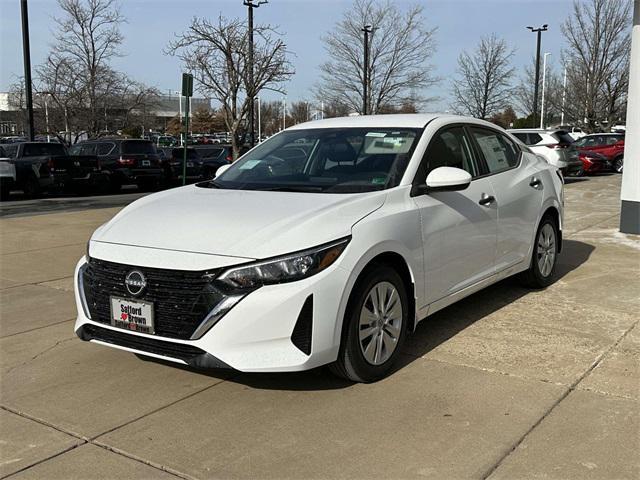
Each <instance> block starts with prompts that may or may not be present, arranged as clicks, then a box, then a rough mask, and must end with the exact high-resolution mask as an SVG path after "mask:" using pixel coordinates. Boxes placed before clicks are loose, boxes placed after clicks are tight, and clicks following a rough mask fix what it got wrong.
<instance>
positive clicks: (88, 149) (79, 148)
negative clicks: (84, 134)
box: [69, 143, 96, 156]
mask: <svg viewBox="0 0 640 480" xmlns="http://www.w3.org/2000/svg"><path fill="white" fill-rule="evenodd" d="M95 154H96V146H95V144H93V143H79V144H77V145H74V146H73V147H71V148H70V149H69V155H72V156H78V155H95Z"/></svg>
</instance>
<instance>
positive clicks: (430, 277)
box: [413, 125, 498, 303]
mask: <svg viewBox="0 0 640 480" xmlns="http://www.w3.org/2000/svg"><path fill="white" fill-rule="evenodd" d="M442 166H451V167H457V168H462V169H463V170H466V171H467V172H469V173H470V174H471V176H472V178H473V180H472V182H471V184H470V185H469V187H467V188H466V189H465V190H461V191H455V192H430V193H427V194H423V195H417V196H414V197H413V198H414V201H415V202H416V204H417V206H418V209H419V211H420V216H421V220H422V221H421V228H422V242H423V249H424V259H425V275H426V277H425V285H426V292H425V294H426V298H427V302H428V303H432V302H435V301H437V300H440V299H442V298H444V297H447V296H449V295H451V294H454V293H456V292H458V291H460V290H463V289H464V288H466V287H469V286H471V285H473V284H475V283H477V282H479V281H481V280H483V279H484V278H487V277H489V276H491V275H492V274H493V273H494V261H495V253H496V235H497V218H498V217H497V208H496V205H495V203H494V202H488V203H485V204H484V205H481V204H480V201H483V203H484V200H483V199H485V198H487V197H494V191H493V187H492V185H491V181H490V180H489V178H486V177H485V178H483V177H481V173H482V172H480V170H479V167H478V164H477V161H476V158H475V154H474V150H473V148H472V147H471V141H470V139H469V137H468V134H467V132H466V131H465V128H464V126H462V125H456V126H448V127H445V128H443V129H441V130H439V131H438V132H437V133H436V134H435V135H434V136H433V138H432V139H431V142H430V144H429V146H428V148H427V151H426V153H425V157H424V158H423V160H422V163H421V165H420V168H419V170H418V173H417V175H416V178H415V182H414V183H415V184H424V183H425V181H426V177H427V175H428V174H429V172H431V171H432V170H433V169H435V168H437V167H442Z"/></svg>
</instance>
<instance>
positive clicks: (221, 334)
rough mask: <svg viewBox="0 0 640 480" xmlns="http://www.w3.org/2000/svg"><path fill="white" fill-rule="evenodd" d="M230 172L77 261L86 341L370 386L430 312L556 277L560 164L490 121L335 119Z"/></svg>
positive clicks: (102, 231)
mask: <svg viewBox="0 0 640 480" xmlns="http://www.w3.org/2000/svg"><path fill="white" fill-rule="evenodd" d="M220 168H221V169H223V168H224V169H225V171H224V172H222V173H220V170H219V171H218V173H219V174H218V176H217V177H216V178H215V179H213V180H209V181H206V182H202V183H199V184H196V185H188V186H185V187H181V188H174V189H171V190H167V191H164V192H160V193H156V194H153V195H149V196H147V197H145V198H142V199H140V200H137V201H136V202H134V203H132V204H131V205H129V206H128V207H126V208H124V209H123V210H121V211H120V212H119V213H118V214H117V215H116V216H115V217H114V218H112V219H111V220H110V221H109V222H107V223H106V224H105V225H103V226H101V227H100V228H98V230H96V231H95V233H94V234H93V236H92V237H91V240H90V243H89V245H88V248H87V255H86V257H83V258H82V259H81V260H80V262H79V263H78V266H77V269H76V275H75V295H76V302H77V312H78V319H77V321H76V324H75V331H76V333H77V335H78V336H79V337H80V338H81V339H83V340H86V341H91V342H94V343H98V344H102V345H107V346H111V347H114V348H119V349H122V350H126V351H129V352H134V353H136V354H139V355H146V356H151V357H156V358H160V359H164V360H169V361H172V362H177V363H181V364H187V365H192V366H195V367H231V368H234V369H236V370H240V371H244V372H275V371H294V370H307V369H310V368H314V367H318V366H320V365H324V364H331V366H332V369H333V371H334V372H335V373H337V374H339V375H342V376H344V377H346V378H348V379H350V380H353V381H362V382H369V381H374V380H377V379H379V378H381V377H383V376H384V375H386V374H387V373H389V372H390V371H391V369H392V367H393V364H394V361H395V360H396V359H397V358H398V356H399V355H400V354H401V350H402V344H403V342H404V340H405V338H406V336H407V335H409V334H411V332H413V330H414V328H415V325H416V323H417V322H418V321H420V320H422V319H424V318H425V317H426V316H427V315H431V314H432V313H434V312H436V311H438V310H440V309H442V308H444V307H446V306H447V305H450V304H452V303H454V302H455V301H457V300H459V299H461V298H463V297H466V296H467V295H470V294H472V293H474V292H476V291H478V290H480V289H482V288H484V287H486V286H487V285H490V284H492V283H495V282H497V281H499V280H501V279H503V278H505V277H508V276H511V275H515V274H521V275H522V278H523V280H524V281H525V283H527V284H529V285H531V286H534V287H536V288H540V287H545V286H547V285H549V284H550V283H551V282H552V280H553V274H554V269H555V265H556V260H557V256H558V252H560V247H561V243H562V212H563V206H562V205H563V200H562V191H563V190H562V189H563V184H562V177H561V175H560V173H559V172H558V170H557V169H556V168H553V167H551V166H549V165H548V164H547V163H546V162H544V161H543V160H542V159H540V158H539V157H538V156H537V155H535V154H533V153H531V152H530V151H529V150H528V149H527V148H526V147H524V146H521V145H520V143H519V142H517V141H516V140H515V139H513V138H512V137H511V136H510V135H509V134H507V133H505V131H504V130H502V129H501V128H499V127H496V126H495V125H493V124H491V123H488V122H484V121H482V120H477V119H473V118H466V117H456V116H449V115H418V114H416V115H379V116H376V115H371V116H360V117H346V118H332V119H327V120H320V121H315V122H309V123H304V124H300V125H296V126H294V127H292V128H290V129H288V130H285V131H283V132H281V133H279V134H277V135H274V136H273V137H271V138H269V139H268V140H266V141H265V142H262V143H261V144H260V145H258V146H257V147H255V148H254V149H252V150H250V151H249V152H248V153H247V154H245V155H244V156H243V157H242V158H241V159H240V160H238V161H236V162H234V163H233V164H232V165H225V166H224V167H220ZM87 368H89V367H87Z"/></svg>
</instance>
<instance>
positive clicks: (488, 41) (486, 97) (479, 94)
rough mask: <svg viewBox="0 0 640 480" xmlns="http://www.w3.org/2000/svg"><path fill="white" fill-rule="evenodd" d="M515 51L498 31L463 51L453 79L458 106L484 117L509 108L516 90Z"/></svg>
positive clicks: (458, 109)
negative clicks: (514, 79) (513, 86)
mask: <svg viewBox="0 0 640 480" xmlns="http://www.w3.org/2000/svg"><path fill="white" fill-rule="evenodd" d="M513 54H514V50H513V49H509V48H508V47H507V43H506V42H505V41H504V40H502V39H498V38H497V37H496V36H495V35H491V36H489V37H484V38H482V39H481V40H480V44H479V45H478V47H477V48H476V50H475V51H474V52H473V53H471V54H470V53H468V52H466V51H464V52H462V53H461V54H460V56H459V57H458V70H457V78H456V79H455V80H454V82H453V97H454V104H453V106H454V108H455V109H456V110H457V111H460V112H462V113H464V114H467V115H472V116H474V117H477V118H482V119H486V118H488V117H491V116H492V115H495V114H497V113H498V112H500V111H501V110H503V109H505V108H506V107H507V106H508V104H509V101H510V96H511V93H512V88H511V85H510V81H511V77H512V76H513V72H514V69H513V67H511V58H512V57H513Z"/></svg>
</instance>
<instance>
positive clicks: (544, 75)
mask: <svg viewBox="0 0 640 480" xmlns="http://www.w3.org/2000/svg"><path fill="white" fill-rule="evenodd" d="M549 55H551V54H550V53H549V52H547V53H545V54H544V61H543V62H542V65H543V66H542V106H541V108H540V128H541V129H543V128H544V93H545V90H546V87H547V57H548V56H549Z"/></svg>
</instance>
